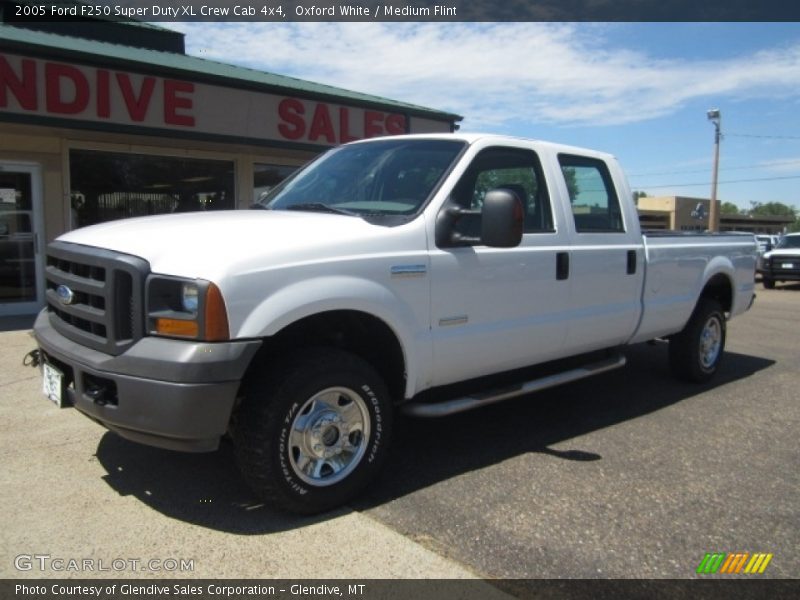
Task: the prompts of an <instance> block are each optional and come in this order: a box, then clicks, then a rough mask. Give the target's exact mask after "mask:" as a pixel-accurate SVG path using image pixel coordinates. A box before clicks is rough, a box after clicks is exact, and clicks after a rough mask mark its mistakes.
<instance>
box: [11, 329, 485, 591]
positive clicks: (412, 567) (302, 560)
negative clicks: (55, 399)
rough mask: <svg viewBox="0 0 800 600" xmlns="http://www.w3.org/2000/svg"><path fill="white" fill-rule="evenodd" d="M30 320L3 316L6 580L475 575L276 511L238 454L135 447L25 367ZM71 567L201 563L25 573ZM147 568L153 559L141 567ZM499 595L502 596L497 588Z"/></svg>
mask: <svg viewBox="0 0 800 600" xmlns="http://www.w3.org/2000/svg"><path fill="white" fill-rule="evenodd" d="M29 322H30V319H27V320H26V319H3V320H0V363H1V364H2V365H3V369H2V373H1V374H0V398H2V400H1V401H0V461H1V462H2V463H3V469H2V471H1V472H0V473H1V474H0V503H2V505H3V506H4V507H6V508H5V510H4V511H2V513H1V514H0V530H2V531H3V539H4V543H3V547H2V555H0V577H3V578H17V577H65V576H67V577H109V576H113V577H148V576H149V577H165V576H166V577H191V578H202V577H207V578H211V577H225V578H356V579H359V578H374V579H378V578H474V577H476V575H475V574H473V573H472V572H470V571H469V570H467V569H465V568H463V567H462V566H460V565H459V564H457V563H455V562H453V561H451V560H448V559H446V558H444V557H442V556H440V555H438V554H436V553H434V552H432V551H430V550H428V549H426V548H425V547H423V546H422V545H420V544H418V543H415V542H413V541H411V540H410V539H408V538H406V537H404V536H403V535H401V534H400V533H397V532H396V531H394V530H392V529H389V528H387V527H386V526H384V525H382V524H380V523H378V522H376V521H374V520H373V519H371V518H369V517H367V516H365V515H363V514H361V513H358V512H354V511H350V510H348V509H343V510H340V511H338V512H336V513H334V514H331V515H324V516H323V517H315V518H297V517H292V516H287V515H283V514H280V513H275V512H272V511H271V510H270V509H268V508H267V507H265V506H263V505H261V504H259V503H258V502H257V501H256V500H255V499H254V498H253V496H252V494H251V493H250V492H249V490H248V489H247V488H246V487H245V486H244V484H243V483H242V482H241V480H240V479H239V477H238V474H237V472H236V468H235V465H234V463H233V460H232V458H233V457H232V456H231V453H230V451H229V450H227V451H226V449H225V448H223V449H222V450H221V451H219V452H216V453H212V454H180V453H175V452H170V451H165V450H158V449H153V448H147V447H144V446H139V445H136V444H132V443H129V442H126V441H124V440H122V439H120V438H118V437H117V436H115V435H113V434H111V433H108V432H106V431H105V430H104V429H103V428H101V427H100V426H99V425H97V424H95V423H93V422H91V421H89V420H88V419H86V418H85V417H83V416H82V415H81V414H79V413H78V412H77V411H75V410H74V409H64V410H59V409H57V408H56V407H54V406H53V405H52V404H51V403H49V402H48V401H47V399H46V398H45V397H44V396H43V395H42V393H41V383H40V376H39V372H38V370H35V369H32V368H30V367H23V366H22V359H23V356H24V355H25V354H26V353H27V352H28V351H29V350H31V349H33V348H34V347H35V343H34V340H33V339H32V338H31V337H30V335H29V331H28V330H26V329H15V327H18V326H20V325H22V326H26V325H27V324H29ZM33 554H48V555H50V556H51V557H54V558H56V557H58V558H62V559H65V560H69V559H77V560H79V561H83V560H84V559H91V560H93V561H94V562H93V564H94V565H95V568H96V567H97V565H99V562H98V561H102V562H103V563H104V564H105V565H109V564H111V563H112V561H114V560H115V559H123V560H125V561H128V562H129V563H130V561H132V560H137V561H143V562H146V561H149V560H152V559H156V560H161V561H163V560H165V559H170V558H171V559H178V560H179V559H189V560H192V561H193V570H192V571H191V572H184V573H181V572H164V571H160V572H143V571H141V570H140V569H136V570H133V569H130V568H126V569H124V570H122V571H120V572H115V571H112V572H102V573H100V572H92V571H89V572H64V571H61V572H54V571H44V572H42V571H41V570H39V569H38V567H36V568H33V569H31V570H28V571H19V570H17V569H16V568H15V558H16V557H18V556H19V555H33ZM139 564H140V565H141V564H142V563H139ZM486 593H487V594H488V595H490V596H491V595H493V594H497V595H499V593H498V591H497V590H496V588H494V587H492V586H490V585H488V584H486Z"/></svg>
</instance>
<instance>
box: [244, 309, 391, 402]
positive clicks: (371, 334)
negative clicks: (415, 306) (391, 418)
mask: <svg viewBox="0 0 800 600" xmlns="http://www.w3.org/2000/svg"><path fill="white" fill-rule="evenodd" d="M312 346H313V347H320V346H328V347H331V346H332V347H335V348H341V349H342V350H346V351H348V352H351V353H353V354H355V355H357V356H359V357H361V358H362V359H364V360H365V361H367V362H368V363H369V364H370V365H372V367H373V368H374V369H375V370H376V371H377V372H378V374H379V375H380V376H381V378H382V379H383V381H384V383H386V387H387V388H388V389H389V394H391V397H392V399H393V400H394V401H395V402H399V401H401V400H402V399H403V397H404V395H405V386H406V368H405V359H404V356H403V349H402V347H401V345H400V342H399V340H398V339H397V336H396V335H395V334H394V332H393V331H392V329H391V328H390V327H389V326H388V325H387V324H386V323H384V322H383V321H382V320H380V319H378V318H377V317H374V316H372V315H370V314H367V313H363V312H360V311H354V310H336V311H328V312H323V313H319V314H316V315H312V316H310V317H306V318H304V319H301V320H299V321H296V322H294V323H292V324H291V325H288V326H286V327H285V328H284V329H282V330H281V331H279V332H278V333H276V334H275V335H273V336H270V337H268V338H265V339H264V344H263V345H262V346H261V348H260V349H259V351H258V353H257V354H256V356H255V357H254V358H253V362H252V363H251V365H250V369H253V368H258V369H260V368H263V367H264V365H267V364H269V362H270V360H271V359H272V360H274V358H275V357H276V356H284V355H286V353H288V352H291V351H293V350H296V349H298V348H303V347H312Z"/></svg>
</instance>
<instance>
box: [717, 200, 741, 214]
mask: <svg viewBox="0 0 800 600" xmlns="http://www.w3.org/2000/svg"><path fill="white" fill-rule="evenodd" d="M741 212H742V211H740V210H739V207H738V206H736V205H735V204H734V203H733V202H723V203H722V206H721V207H720V214H723V215H738V214H739V213H741Z"/></svg>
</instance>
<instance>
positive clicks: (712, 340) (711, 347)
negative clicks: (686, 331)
mask: <svg viewBox="0 0 800 600" xmlns="http://www.w3.org/2000/svg"><path fill="white" fill-rule="evenodd" d="M721 348H722V323H720V320H719V318H718V317H711V318H710V319H709V320H708V321H707V322H706V324H705V326H704V327H703V331H702V332H701V333H700V364H701V365H702V366H703V368H704V369H710V368H712V367H713V366H714V364H716V362H717V359H718V358H719V353H720V350H721Z"/></svg>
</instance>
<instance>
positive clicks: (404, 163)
mask: <svg viewBox="0 0 800 600" xmlns="http://www.w3.org/2000/svg"><path fill="white" fill-rule="evenodd" d="M253 208H254V209H255V210H248V211H232V212H222V213H220V212H215V213H194V214H181V215H170V216H156V217H146V218H142V219H130V220H125V221H120V222H113V223H106V224H102V225H97V226H93V227H87V228H85V229H79V230H76V231H73V232H70V233H67V234H65V235H63V236H61V237H60V238H58V239H57V240H56V241H54V242H53V243H51V244H50V246H49V249H48V258H47V269H46V277H47V282H48V289H47V307H46V308H45V309H44V310H43V311H42V313H41V314H40V315H39V317H38V319H37V321H36V325H35V336H36V339H37V340H38V345H39V356H40V358H41V359H42V362H43V371H44V373H43V374H44V384H43V387H44V391H45V393H46V394H47V395H48V396H49V397H50V398H51V399H53V400H54V401H56V402H57V403H58V404H59V405H66V406H74V407H76V408H77V409H78V410H80V411H81V412H83V413H84V414H86V415H87V416H89V417H91V418H92V419H94V420H96V421H98V422H99V423H101V424H103V425H104V426H106V427H107V428H108V429H111V430H112V431H115V432H117V433H118V434H119V435H121V436H123V437H125V438H128V439H130V440H135V441H137V442H141V443H144V444H151V445H154V446H160V447H164V448H172V449H176V450H185V451H210V450H214V449H216V448H217V446H218V444H219V441H220V438H221V437H223V436H225V435H226V434H230V436H231V438H232V440H233V444H234V446H235V453H236V457H237V461H238V463H239V466H240V468H241V471H242V473H243V475H244V477H245V479H246V480H247V481H248V483H249V484H250V485H251V486H252V488H253V489H254V490H255V491H256V492H257V493H258V494H259V495H260V496H261V497H263V498H265V499H266V500H268V501H270V502H272V503H273V504H275V505H276V506H278V507H281V508H284V509H287V510H292V511H296V512H305V513H311V512H318V511H323V510H327V509H330V508H332V507H334V506H337V505H339V504H341V503H343V502H346V501H347V500H348V499H350V498H352V497H353V496H354V495H355V494H356V493H358V492H359V491H360V490H361V489H362V488H363V487H364V486H365V485H367V483H368V482H369V481H370V480H371V479H372V478H373V476H374V475H375V474H376V472H377V470H378V469H379V467H380V464H381V461H382V459H383V458H384V456H385V455H386V451H387V447H388V445H389V439H390V435H391V431H392V421H393V419H392V415H393V413H394V412H395V411H397V410H404V411H405V412H407V413H410V414H412V415H417V416H421V417H439V416H444V415H448V414H451V413H454V412H458V411H462V410H467V409H471V408H476V407H480V406H483V405H485V404H488V403H491V402H496V401H499V400H503V399H506V398H509V397H513V396H520V395H524V394H529V393H530V392H533V391H535V390H538V389H542V388H545V387H549V386H553V385H557V384H560V383H565V382H569V381H573V380H575V379H578V378H581V377H586V376H589V375H593V374H596V373H601V372H604V371H607V370H609V369H613V368H617V367H621V366H623V365H624V362H625V361H624V358H623V357H622V356H621V355H620V354H618V353H617V352H616V350H617V349H619V347H621V346H624V345H626V344H635V343H638V342H643V341H649V340H652V339H655V338H668V339H669V340H670V344H669V357H670V363H671V366H672V369H673V371H674V372H675V374H676V375H678V376H680V377H681V378H684V379H688V380H693V381H705V380H707V379H709V378H710V377H711V376H712V375H713V374H714V373H715V371H716V370H717V367H718V365H719V361H720V358H721V356H722V352H723V348H724V344H725V324H726V321H727V320H728V319H729V318H731V317H733V316H735V315H738V314H740V313H742V312H744V311H746V310H747V309H748V308H749V307H750V306H751V304H752V302H753V299H754V284H753V280H754V269H755V262H756V247H755V242H754V240H753V236H752V235H749V236H747V235H742V236H737V235H684V234H679V233H660V234H653V235H650V234H648V235H642V233H641V231H640V229H639V219H638V215H637V211H636V207H635V205H634V203H633V200H632V196H631V192H630V189H629V188H628V184H627V182H626V180H625V177H624V175H623V173H622V170H621V169H620V167H619V166H618V164H617V161H616V160H615V159H614V158H613V157H612V156H609V155H607V154H603V153H600V152H594V151H590V150H583V149H579V148H573V147H567V146H561V145H555V144H550V143H544V142H539V141H530V140H523V139H516V138H510V137H498V136H479V135H455V134H452V135H438V136H399V137H388V138H381V139H373V140H368V141H361V142H355V143H351V144H347V145H345V146H341V147H339V148H336V149H334V150H331V151H329V152H327V153H326V154H324V155H323V156H321V157H320V158H319V159H317V160H316V161H314V162H312V163H311V164H309V165H308V166H306V167H305V168H303V169H301V170H300V171H299V172H297V173H296V174H295V175H293V176H292V177H290V178H289V179H287V180H286V181H285V182H283V183H282V184H281V185H280V186H278V187H277V188H275V189H274V190H272V191H271V192H270V194H269V195H268V196H267V197H266V198H265V199H263V201H262V202H261V204H258V205H254V207H253ZM568 358H569V360H566V359H568ZM530 365H544V366H543V368H542V369H541V371H540V372H539V373H538V374H537V375H535V376H530V375H526V376H527V377H528V379H522V380H520V379H519V377H521V375H520V373H525V374H528V373H529V372H530V370H529V369H528V370H524V371H523V370H520V369H521V368H523V367H528V366H530ZM501 373H503V374H505V375H506V376H505V377H504V378H502V377H501V379H503V383H502V384H496V381H497V379H498V377H491V378H487V377H486V376H489V375H497V374H501ZM515 377H516V379H515ZM489 380H491V381H492V382H493V384H496V385H497V387H496V388H495V389H487V388H486V385H487V381H489ZM456 383H459V384H460V385H452V384H456ZM464 389H468V390H469V391H468V393H466V394H465V393H464ZM525 401H529V402H535V401H536V399H535V398H533V397H531V398H528V399H527V400H525Z"/></svg>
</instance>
